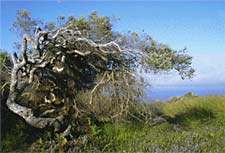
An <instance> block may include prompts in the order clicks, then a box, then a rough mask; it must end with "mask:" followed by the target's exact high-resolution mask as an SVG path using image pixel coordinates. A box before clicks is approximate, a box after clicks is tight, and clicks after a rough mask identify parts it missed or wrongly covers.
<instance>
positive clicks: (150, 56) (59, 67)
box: [7, 11, 194, 133]
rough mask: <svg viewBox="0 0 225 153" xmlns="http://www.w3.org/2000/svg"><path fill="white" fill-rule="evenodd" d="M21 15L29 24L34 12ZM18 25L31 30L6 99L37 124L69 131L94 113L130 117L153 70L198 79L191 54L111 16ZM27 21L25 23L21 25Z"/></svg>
mask: <svg viewBox="0 0 225 153" xmlns="http://www.w3.org/2000/svg"><path fill="white" fill-rule="evenodd" d="M19 12H22V13H20V14H18V15H19V16H22V17H25V18H26V19H28V21H29V22H28V23H30V22H31V21H30V17H29V13H28V12H24V11H19ZM20 18H21V17H17V20H16V21H15V22H14V24H13V26H14V27H17V29H18V31H21V32H23V33H25V34H24V35H23V37H22V47H21V55H20V56H18V55H17V54H16V53H14V54H13V55H12V61H13V68H12V73H11V85H10V93H9V97H8V100H7V105H8V107H9V109H10V110H11V111H13V112H14V113H16V114H17V115H19V116H21V117H22V118H23V119H25V121H26V122H27V123H29V124H30V125H31V126H34V127H37V128H48V127H49V128H54V130H56V131H64V133H68V131H69V129H71V122H72V121H75V122H76V121H77V120H79V118H82V116H85V115H86V116H87V115H90V114H94V116H97V118H98V119H99V118H101V117H105V116H106V117H108V118H111V119H119V118H121V117H123V116H126V115H129V113H130V112H129V109H130V107H131V106H132V105H135V103H137V101H138V97H139V96H141V93H142V92H141V90H142V88H143V81H142V79H141V78H140V77H138V76H137V73H136V72H137V71H138V70H139V69H140V68H141V69H144V70H145V71H146V72H154V73H158V72H161V71H170V70H173V69H175V70H177V71H178V72H179V74H180V75H181V77H182V78H185V77H191V76H192V75H193V73H194V70H193V69H192V68H191V66H190V65H191V59H192V58H191V57H190V56H189V55H188V54H186V53H185V50H182V51H174V50H172V49H171V48H169V47H168V46H166V45H164V44H157V43H156V42H155V41H154V40H153V39H152V38H151V37H150V36H149V35H147V34H141V35H140V34H138V33H134V32H133V33H132V32H128V33H127V34H122V33H119V32H114V31H112V24H111V22H110V18H109V17H105V16H103V17H101V16H98V14H97V12H93V13H91V14H90V15H89V16H88V18H84V17H79V18H75V17H73V16H69V17H68V19H67V20H65V17H62V16H60V17H59V18H58V20H59V22H60V24H59V25H58V27H55V26H54V28H53V26H50V27H52V28H49V29H48V30H50V31H42V30H41V28H39V27H36V28H35V30H34V34H33V35H31V30H30V29H29V28H28V27H29V25H30V27H31V29H32V28H33V26H34V25H36V22H31V23H30V24H23V20H20ZM20 27H21V29H20Z"/></svg>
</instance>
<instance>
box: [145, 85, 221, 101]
mask: <svg viewBox="0 0 225 153" xmlns="http://www.w3.org/2000/svg"><path fill="white" fill-rule="evenodd" d="M188 92H192V93H194V94H196V95H199V96H206V95H225V84H224V85H193V86H151V87H146V88H145V89H144V96H145V98H144V101H145V102H151V101H156V100H160V101H164V100H167V99H169V98H171V97H174V96H182V95H184V94H186V93H188Z"/></svg>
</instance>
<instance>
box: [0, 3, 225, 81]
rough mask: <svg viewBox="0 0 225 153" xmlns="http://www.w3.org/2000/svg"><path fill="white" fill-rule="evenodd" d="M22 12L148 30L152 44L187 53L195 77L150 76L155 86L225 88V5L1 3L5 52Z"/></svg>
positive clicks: (9, 48) (119, 28)
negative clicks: (95, 18)
mask: <svg viewBox="0 0 225 153" xmlns="http://www.w3.org/2000/svg"><path fill="white" fill-rule="evenodd" d="M17 9H27V10H29V11H30V12H31V14H32V16H33V17H34V18H42V19H44V20H45V21H50V20H51V21H55V19H56V17H57V16H59V15H64V16H68V15H71V14H74V15H75V16H79V15H83V16H85V15H87V14H88V13H90V12H91V11H93V10H96V11H98V12H99V14H100V15H107V16H111V17H112V16H115V17H118V18H120V21H118V22H116V23H115V24H114V27H113V28H114V30H116V31H122V32H126V31H128V30H131V31H137V32H138V31H139V32H140V31H142V30H143V29H144V30H145V32H146V33H149V34H150V35H151V36H152V37H153V39H155V40H157V41H158V42H162V43H165V44H168V45H169V46H170V47H171V48H173V49H175V50H179V49H182V48H184V47H187V48H188V51H189V54H191V55H192V56H193V57H194V58H193V67H194V68H195V69H196V76H195V77H194V78H193V79H192V80H185V81H182V80H181V79H180V78H179V76H177V75H174V74H169V75H160V76H154V75H150V74H149V75H146V78H148V80H149V81H150V83H152V84H157V85H184V84H185V85H186V84H187V85H195V84H225V2H223V1H220V2H213V1H212V2H150V1H141V2H140V1H133V2H128V1H108V2H107V1H94V2H87V1H85V2H84V1H83V2H82V1H66V2H65V1H62V0H61V1H41V2H40V1H39V2H38V1H33V2H28V1H17V2H15V1H1V46H0V48H1V49H6V50H7V51H9V52H10V51H13V47H12V46H13V42H14V41H15V40H17V39H18V38H17V36H16V35H15V34H14V33H12V32H11V31H10V30H9V28H10V26H11V24H12V22H13V20H14V19H15V14H16V10H17ZM3 37H4V38H3Z"/></svg>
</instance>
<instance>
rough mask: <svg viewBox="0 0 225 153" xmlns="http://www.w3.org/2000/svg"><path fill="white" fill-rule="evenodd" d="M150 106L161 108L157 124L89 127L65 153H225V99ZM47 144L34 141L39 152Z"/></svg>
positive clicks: (61, 139)
mask: <svg viewBox="0 0 225 153" xmlns="http://www.w3.org/2000/svg"><path fill="white" fill-rule="evenodd" d="M149 105H151V106H152V107H151V108H156V107H157V108H160V109H157V110H160V113H159V114H160V115H161V117H159V118H158V122H156V123H157V124H151V123H152V122H150V123H147V124H144V123H142V122H139V121H130V120H129V121H126V120H125V121H123V122H118V123H113V124H112V123H106V124H103V125H101V126H95V125H92V126H91V128H92V132H91V134H89V135H88V136H86V135H85V136H81V137H79V138H78V139H77V140H76V142H77V141H79V142H80V143H74V144H75V145H70V147H68V148H67V149H66V151H67V152H91V151H92V152H225V96H205V97H198V96H194V95H191V94H188V95H186V96H183V97H174V98H172V99H170V100H168V101H166V102H157V103H153V104H149ZM160 118H161V121H160V120H159V119H160ZM162 118H163V119H164V120H162ZM156 121H157V118H156ZM153 125H154V126H153ZM56 140H57V141H58V142H59V143H58V144H60V145H61V146H62V148H63V147H64V146H65V144H66V143H67V142H68V141H67V140H66V139H65V138H64V137H61V136H60V135H58V136H57V137H56ZM70 142H72V141H70ZM8 143H10V142H8ZM46 144H47V143H46V142H44V139H38V140H36V145H38V147H40V148H42V150H41V151H42V152H45V149H44V148H45V146H46ZM8 145H13V144H8ZM63 149H65V148H63ZM63 149H62V150H63ZM59 151H60V149H59Z"/></svg>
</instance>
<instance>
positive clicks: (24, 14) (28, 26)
mask: <svg viewBox="0 0 225 153" xmlns="http://www.w3.org/2000/svg"><path fill="white" fill-rule="evenodd" d="M41 24H42V21H41V20H40V19H32V18H31V14H30V12H29V11H27V10H23V9H21V10H17V12H16V20H15V21H14V22H13V25H12V30H13V31H15V32H16V33H18V34H19V35H20V36H22V35H23V34H25V33H26V34H30V35H31V34H33V31H34V29H35V27H36V26H37V25H41Z"/></svg>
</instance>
